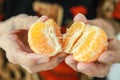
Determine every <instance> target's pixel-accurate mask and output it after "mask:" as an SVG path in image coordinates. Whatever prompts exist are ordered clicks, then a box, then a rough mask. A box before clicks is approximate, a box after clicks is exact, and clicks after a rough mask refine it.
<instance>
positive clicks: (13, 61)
mask: <svg viewBox="0 0 120 80" xmlns="http://www.w3.org/2000/svg"><path fill="white" fill-rule="evenodd" d="M9 54H10V53H6V58H7V60H8V61H9V62H12V63H14V64H16V63H17V62H16V60H15V58H14V57H13V56H11V55H9Z"/></svg>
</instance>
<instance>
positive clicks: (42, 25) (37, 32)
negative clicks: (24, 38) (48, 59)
mask: <svg viewBox="0 0 120 80" xmlns="http://www.w3.org/2000/svg"><path fill="white" fill-rule="evenodd" d="M60 36H61V33H60V30H59V28H58V26H57V24H56V23H55V22H54V21H53V20H51V19H48V20H47V21H46V22H36V23H34V24H33V25H32V27H31V28H30V29H29V33H28V42H29V45H30V47H31V49H32V50H33V51H34V52H36V53H39V54H47V55H49V56H54V55H55V54H57V53H58V52H60V51H61V45H60V44H61V40H60V39H59V38H58V37H60Z"/></svg>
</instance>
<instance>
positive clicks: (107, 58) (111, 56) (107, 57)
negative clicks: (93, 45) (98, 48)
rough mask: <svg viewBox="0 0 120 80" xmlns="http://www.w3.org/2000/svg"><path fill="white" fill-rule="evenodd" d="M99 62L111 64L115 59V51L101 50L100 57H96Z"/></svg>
mask: <svg viewBox="0 0 120 80" xmlns="http://www.w3.org/2000/svg"><path fill="white" fill-rule="evenodd" d="M98 61H99V62H102V63H106V64H111V63H114V61H115V52H114V51H112V50H108V51H105V52H103V53H102V54H101V55H100V57H99V58H98Z"/></svg>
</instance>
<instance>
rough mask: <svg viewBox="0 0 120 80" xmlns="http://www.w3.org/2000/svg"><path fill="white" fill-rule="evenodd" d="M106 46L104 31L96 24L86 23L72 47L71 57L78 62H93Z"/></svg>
mask: <svg viewBox="0 0 120 80" xmlns="http://www.w3.org/2000/svg"><path fill="white" fill-rule="evenodd" d="M106 48H107V35H106V33H105V32H104V31H103V30H102V29H100V28H99V27H96V26H91V25H87V27H86V29H85V30H84V32H83V34H82V36H81V37H80V38H79V40H78V41H77V42H76V44H75V45H74V47H73V48H72V51H71V53H73V58H74V59H75V60H76V61H79V62H93V61H96V60H97V59H98V57H99V56H100V54H101V53H102V52H103V51H104V50H106Z"/></svg>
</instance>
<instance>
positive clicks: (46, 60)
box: [0, 16, 66, 73]
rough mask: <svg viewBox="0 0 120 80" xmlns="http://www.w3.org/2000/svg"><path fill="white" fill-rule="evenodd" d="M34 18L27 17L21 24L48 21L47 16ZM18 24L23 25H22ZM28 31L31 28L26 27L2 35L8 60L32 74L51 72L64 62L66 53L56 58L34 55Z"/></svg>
mask: <svg viewBox="0 0 120 80" xmlns="http://www.w3.org/2000/svg"><path fill="white" fill-rule="evenodd" d="M33 18H34V17H26V20H23V19H21V22H22V21H26V23H25V22H24V23H25V24H26V25H27V24H28V26H30V24H31V23H33V22H35V21H38V22H41V21H42V22H44V21H46V20H47V19H48V18H47V16H42V17H40V18H39V19H37V18H35V19H34V20H32V19H33ZM18 20H19V19H18ZM31 20H32V22H31ZM17 24H19V25H22V23H21V24H20V23H17ZM25 24H23V25H25ZM28 26H26V27H28ZM9 27H10V26H9ZM28 29H29V28H25V26H24V28H23V29H22V28H20V29H17V30H12V31H9V32H7V33H4V34H2V36H1V38H0V43H1V47H2V48H3V49H4V50H5V51H6V56H7V59H8V60H9V61H10V62H12V63H14V64H19V65H21V66H22V67H23V68H25V69H26V70H28V71H29V72H30V73H35V72H39V71H45V70H51V69H53V68H55V67H56V66H57V65H58V64H59V63H60V62H62V61H63V60H64V58H65V56H66V54H64V53H58V54H57V55H56V56H54V57H49V56H47V55H40V54H36V53H34V52H33V51H32V50H31V49H30V47H29V45H28V41H27V33H28Z"/></svg>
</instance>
